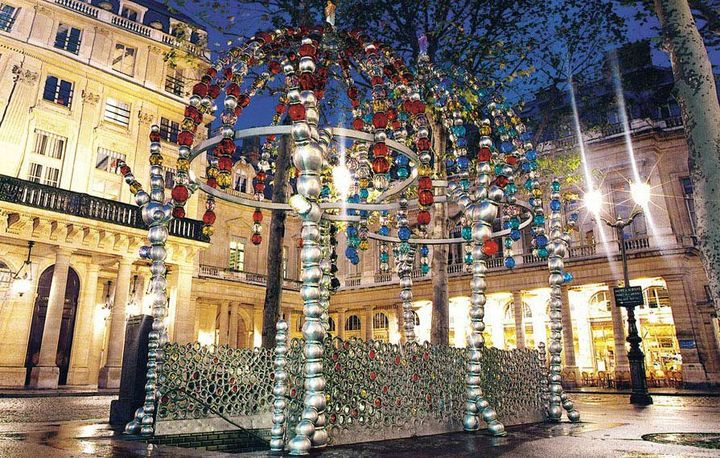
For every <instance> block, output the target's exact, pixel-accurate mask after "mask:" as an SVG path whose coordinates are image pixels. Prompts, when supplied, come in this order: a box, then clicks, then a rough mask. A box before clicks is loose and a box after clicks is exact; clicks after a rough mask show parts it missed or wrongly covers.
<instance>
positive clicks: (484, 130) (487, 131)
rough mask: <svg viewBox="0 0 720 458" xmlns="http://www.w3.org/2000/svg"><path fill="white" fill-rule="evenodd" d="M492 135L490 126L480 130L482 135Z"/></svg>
mask: <svg viewBox="0 0 720 458" xmlns="http://www.w3.org/2000/svg"><path fill="white" fill-rule="evenodd" d="M491 133H492V129H490V126H482V127H481V128H480V135H490V134H491Z"/></svg>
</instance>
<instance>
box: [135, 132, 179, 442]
mask: <svg viewBox="0 0 720 458" xmlns="http://www.w3.org/2000/svg"><path fill="white" fill-rule="evenodd" d="M151 129H152V131H153V132H158V131H159V130H160V128H159V127H158V126H156V125H154V126H152V127H151ZM150 152H151V153H154V154H159V153H160V142H151V143H150ZM126 181H128V182H130V181H132V180H128V177H127V176H126ZM150 186H151V188H150V195H148V194H147V193H146V192H145V191H142V190H140V191H138V193H137V194H135V202H136V203H137V205H139V206H140V207H141V208H142V218H143V221H144V222H145V224H147V225H148V227H149V230H148V241H149V242H150V246H143V247H141V248H140V257H141V258H144V259H148V260H150V271H151V273H152V277H151V279H150V288H149V289H150V296H151V297H152V315H153V324H152V331H151V332H150V334H149V338H148V340H149V342H148V362H147V381H146V383H145V404H144V405H143V407H140V408H139V409H137V410H136V411H135V419H134V420H132V421H131V422H130V423H128V424H127V426H126V427H125V432H126V433H128V434H137V433H138V432H139V433H140V434H142V435H152V434H153V433H154V432H155V407H156V405H155V403H156V400H157V399H158V396H159V392H158V388H159V386H160V385H161V383H160V382H161V380H160V373H161V370H162V363H163V354H162V346H163V345H164V344H165V343H167V341H168V336H167V330H166V328H165V317H166V316H167V281H166V278H165V274H166V271H167V269H166V266H165V258H166V257H167V252H166V250H165V243H166V242H167V238H168V225H169V224H170V220H171V215H172V208H173V205H172V202H167V203H166V202H165V179H164V172H163V169H162V166H160V165H151V166H150Z"/></svg>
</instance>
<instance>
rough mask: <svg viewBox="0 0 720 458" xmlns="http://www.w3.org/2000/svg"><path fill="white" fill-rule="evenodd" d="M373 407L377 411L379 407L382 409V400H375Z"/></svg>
mask: <svg viewBox="0 0 720 458" xmlns="http://www.w3.org/2000/svg"><path fill="white" fill-rule="evenodd" d="M386 394H387V393H386ZM375 407H377V408H378V409H379V408H380V407H382V399H380V398H375Z"/></svg>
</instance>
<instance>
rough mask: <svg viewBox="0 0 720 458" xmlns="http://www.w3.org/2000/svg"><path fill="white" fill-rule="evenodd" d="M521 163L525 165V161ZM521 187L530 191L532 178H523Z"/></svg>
mask: <svg viewBox="0 0 720 458" xmlns="http://www.w3.org/2000/svg"><path fill="white" fill-rule="evenodd" d="M523 165H525V163H523ZM523 187H524V188H525V190H526V191H530V190H531V189H532V180H531V179H527V180H525V183H524V184H523Z"/></svg>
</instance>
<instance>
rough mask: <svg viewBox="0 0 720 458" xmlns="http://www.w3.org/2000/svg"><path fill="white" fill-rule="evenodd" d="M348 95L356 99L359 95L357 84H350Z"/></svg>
mask: <svg viewBox="0 0 720 458" xmlns="http://www.w3.org/2000/svg"><path fill="white" fill-rule="evenodd" d="M347 96H348V97H350V98H351V99H356V98H357V96H358V89H357V88H356V87H355V86H350V87H349V88H348V89H347Z"/></svg>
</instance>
